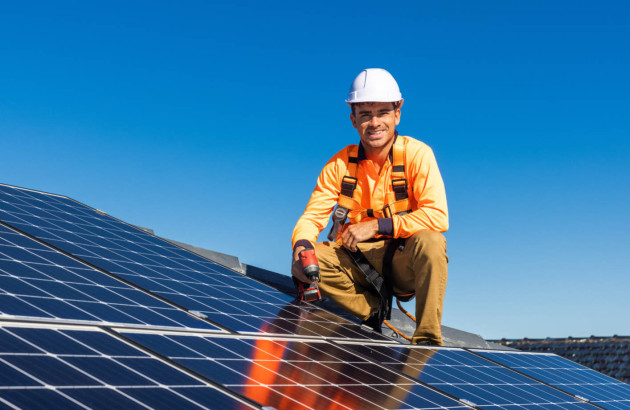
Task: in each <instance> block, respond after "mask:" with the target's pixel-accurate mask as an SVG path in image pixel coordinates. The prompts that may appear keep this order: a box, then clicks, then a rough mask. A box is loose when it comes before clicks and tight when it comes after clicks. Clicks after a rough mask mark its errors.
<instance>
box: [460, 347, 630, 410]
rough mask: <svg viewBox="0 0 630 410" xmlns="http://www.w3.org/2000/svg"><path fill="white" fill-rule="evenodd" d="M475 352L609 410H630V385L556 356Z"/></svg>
mask: <svg viewBox="0 0 630 410" xmlns="http://www.w3.org/2000/svg"><path fill="white" fill-rule="evenodd" d="M473 351H474V352H476V353H478V354H480V355H482V356H483V357H486V358H488V359H491V360H494V361H496V362H497V363H501V364H502V365H504V366H508V367H511V368H513V369H515V370H517V371H519V372H522V373H524V374H526V375H528V376H530V377H534V378H536V379H538V380H540V381H543V382H545V383H548V384H550V385H552V386H555V387H557V388H559V389H562V390H564V391H567V392H569V393H571V394H574V395H576V396H580V397H584V398H586V399H588V400H589V401H590V402H593V403H596V404H599V405H601V406H603V407H606V408H609V409H629V408H630V385H627V384H625V383H622V382H620V381H618V380H615V379H613V378H611V377H608V376H606V375H603V374H601V373H598V372H596V371H594V370H591V369H589V368H587V367H584V366H582V365H579V364H577V363H575V362H572V361H570V360H567V359H565V358H563V357H560V356H558V355H555V354H545V353H537V354H535V353H526V352H493V351H485V350H473Z"/></svg>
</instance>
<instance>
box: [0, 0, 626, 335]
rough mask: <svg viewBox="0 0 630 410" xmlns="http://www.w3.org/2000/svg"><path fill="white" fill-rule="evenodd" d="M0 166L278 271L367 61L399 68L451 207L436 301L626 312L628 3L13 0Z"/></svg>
mask: <svg viewBox="0 0 630 410" xmlns="http://www.w3.org/2000/svg"><path fill="white" fill-rule="evenodd" d="M1 10H2V11H1V12H0V153H1V154H2V160H1V161H0V182H3V183H7V184H12V185H17V186H23V187H28V188H33V189H39V190H43V191H47V192H54V193H58V194H64V195H67V196H70V197H72V198H74V199H77V200H79V201H81V202H84V203H86V204H88V205H90V206H93V207H96V208H99V209H102V210H104V211H106V212H108V213H109V214H110V215H113V216H115V217H118V218H120V219H123V220H125V221H127V222H130V223H133V224H137V225H142V226H146V227H150V228H153V229H154V230H155V231H156V233H157V234H158V235H161V236H165V237H169V238H172V239H176V240H179V241H184V242H188V243H192V244H195V245H197V246H202V247H206V248H209V249H213V250H216V251H220V252H225V253H228V254H232V255H237V256H239V257H240V259H241V261H243V262H245V263H248V264H252V265H257V266H261V267H264V268H267V269H271V270H275V271H278V272H281V273H285V274H288V272H289V259H290V246H291V245H290V237H291V231H292V229H293V226H294V224H295V222H296V221H297V219H298V217H299V216H300V214H301V212H302V211H303V209H304V206H305V205H306V202H307V200H308V197H309V195H310V192H311V190H312V189H313V187H314V183H315V178H316V176H317V175H318V173H319V171H320V170H321V167H322V166H323V165H324V163H325V162H326V161H327V160H328V158H329V157H330V156H332V155H333V154H334V153H335V152H337V151H338V150H339V149H341V148H342V147H343V146H345V145H347V144H352V143H356V142H357V141H358V136H357V134H356V131H355V130H354V129H353V128H352V127H351V124H350V122H349V120H348V115H349V110H348V107H347V106H346V105H345V103H344V98H345V96H346V93H347V91H348V88H349V86H350V83H351V81H352V79H353V78H354V76H355V75H356V74H358V72H359V71H360V70H361V69H363V68H368V67H382V68H385V69H387V70H389V71H390V72H391V73H392V74H393V75H394V76H395V77H396V79H397V80H398V83H399V85H400V88H401V91H402V93H403V97H404V98H405V105H404V107H403V116H402V121H401V124H400V126H399V128H398V129H399V131H400V132H401V133H402V134H405V135H411V136H414V137H416V138H418V139H420V140H423V141H424V142H426V143H427V144H429V145H430V146H431V147H432V148H433V149H434V151H435V154H436V157H437V160H438V163H439V166H440V169H441V171H442V175H443V178H444V181H445V184H446V189H447V196H448V201H449V210H450V215H451V229H450V231H449V232H448V233H447V240H448V246H449V257H450V265H449V269H450V272H449V285H448V289H447V294H446V303H445V312H444V320H443V323H444V324H445V325H447V326H452V327H457V328H460V329H463V330H467V331H471V332H474V333H478V334H481V335H482V336H484V337H486V338H501V337H507V338H519V337H530V338H532V337H566V336H574V337H577V336H590V335H593V334H595V335H608V336H610V335H613V334H625V335H628V334H630V321H628V314H629V313H630V298H629V297H628V291H629V290H630V275H629V273H630V251H629V249H630V234H629V232H630V217H629V216H628V203H630V195H629V190H628V187H629V186H630V165H629V164H630V142H629V137H630V115H629V114H630V97H629V95H630V80H629V79H628V78H629V75H628V73H630V20H628V16H629V15H630V6H628V4H627V3H626V2H622V1H619V2H615V1H606V2H598V1H556V2H542V1H540V2H532V1H496V2H490V1H480V2H468V1H449V2H441V1H397V2H391V3H383V2H376V1H362V2H328V1H323V2H316V3H312V2H311V3H302V2H273V1H271V2H251V3H250V2H243V1H236V2H230V3H229V4H228V3H215V2H206V1H188V2H185V3H180V4H174V3H170V2H156V1H152V2H133V4H129V2H79V1H76V2H67V1H60V2H55V3H50V2H38V1H32V2H12V3H6V4H3V6H2V9H1Z"/></svg>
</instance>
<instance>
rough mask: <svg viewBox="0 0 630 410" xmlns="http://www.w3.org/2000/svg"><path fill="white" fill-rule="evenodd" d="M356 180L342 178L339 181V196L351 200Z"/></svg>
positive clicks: (346, 177)
mask: <svg viewBox="0 0 630 410" xmlns="http://www.w3.org/2000/svg"><path fill="white" fill-rule="evenodd" d="M357 181H358V180H357V179H356V178H354V177H349V176H347V175H346V176H344V177H343V179H342V180H341V195H344V196H347V197H349V198H352V195H353V194H354V188H356V186H357Z"/></svg>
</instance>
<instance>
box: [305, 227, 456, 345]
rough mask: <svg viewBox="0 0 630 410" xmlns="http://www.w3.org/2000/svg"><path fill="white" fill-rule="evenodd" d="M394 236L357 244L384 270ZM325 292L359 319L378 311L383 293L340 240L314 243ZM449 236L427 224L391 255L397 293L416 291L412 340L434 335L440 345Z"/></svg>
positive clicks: (377, 268)
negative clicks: (379, 293)
mask: <svg viewBox="0 0 630 410" xmlns="http://www.w3.org/2000/svg"><path fill="white" fill-rule="evenodd" d="M390 240H391V239H385V240H382V241H374V242H362V243H359V244H358V248H359V249H360V250H361V252H363V254H364V255H365V257H366V258H367V260H368V261H370V263H371V264H372V266H374V268H375V269H376V270H377V271H378V272H379V273H381V274H382V272H383V256H384V254H385V250H386V249H387V245H388V244H389V242H390ZM315 253H316V254H317V259H318V260H319V267H320V275H321V283H320V285H319V286H320V290H321V292H322V294H323V295H324V296H327V297H329V298H330V299H332V300H334V301H335V302H336V303H337V304H338V305H339V306H341V307H343V308H344V309H346V310H347V311H349V312H350V313H352V314H353V315H355V316H356V317H358V318H359V319H361V320H367V319H368V318H369V317H371V316H372V315H373V314H375V313H376V312H377V311H378V308H379V299H378V296H377V294H376V292H375V291H374V290H372V286H371V285H370V284H369V282H368V281H367V279H366V278H365V275H364V274H363V273H362V272H361V271H360V270H359V268H357V266H356V265H355V264H354V262H353V260H352V259H351V258H350V256H349V255H348V254H347V253H346V251H345V250H344V249H343V248H342V246H341V245H339V244H337V243H336V242H321V243H317V244H316V245H315ZM447 263H448V257H447V256H446V239H445V238H444V235H442V234H441V233H438V232H434V231H429V230H423V231H419V232H417V233H416V234H414V235H412V236H411V237H409V238H407V241H406V243H405V249H404V250H403V251H400V250H397V251H396V253H395V254H394V258H393V260H392V281H393V288H394V293H395V294H406V293H411V292H414V291H415V293H416V331H415V332H414V334H413V338H412V343H419V342H424V341H430V342H434V343H437V344H439V345H442V332H441V322H442V308H443V305H444V292H445V291H446V281H447V278H448V268H447Z"/></svg>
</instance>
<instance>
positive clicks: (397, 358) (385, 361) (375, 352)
mask: <svg viewBox="0 0 630 410" xmlns="http://www.w3.org/2000/svg"><path fill="white" fill-rule="evenodd" d="M344 346H347V347H348V348H351V349H352V350H353V351H356V352H357V353H360V354H362V355H364V356H366V357H369V358H370V359H371V360H373V361H376V362H377V363H379V364H382V365H385V366H387V367H389V368H391V369H392V370H397V371H400V372H402V373H404V374H406V375H408V376H410V377H413V378H415V379H417V380H420V381H422V382H424V383H427V384H429V385H431V386H434V387H436V388H438V389H440V390H442V391H445V392H447V393H449V394H452V395H453V396H455V397H458V398H460V399H464V400H467V401H469V402H471V403H474V404H476V405H479V406H481V407H488V406H500V407H502V408H523V407H524V408H532V409H533V408H540V406H543V407H549V408H551V407H560V408H563V407H564V408H589V407H592V406H590V405H588V404H586V403H583V402H581V401H580V400H578V399H576V398H574V397H572V396H570V395H568V394H565V393H563V392H560V391H558V390H556V389H553V388H551V387H549V386H546V385H544V384H541V383H539V382H537V381H535V380H532V379H530V378H528V377H525V376H522V375H520V374H518V373H515V372H513V371H511V370H509V369H506V368H504V367H502V366H499V365H497V364H494V363H492V362H489V361H487V360H484V359H483V358H480V357H478V356H476V355H474V354H472V353H469V352H466V351H464V350H461V349H444V348H442V349H430V348H420V347H411V346H384V345H375V344H370V345H358V344H345V343H344Z"/></svg>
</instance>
